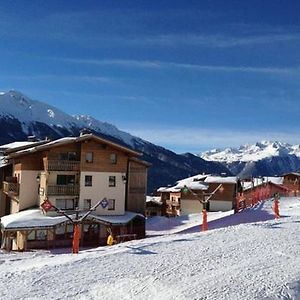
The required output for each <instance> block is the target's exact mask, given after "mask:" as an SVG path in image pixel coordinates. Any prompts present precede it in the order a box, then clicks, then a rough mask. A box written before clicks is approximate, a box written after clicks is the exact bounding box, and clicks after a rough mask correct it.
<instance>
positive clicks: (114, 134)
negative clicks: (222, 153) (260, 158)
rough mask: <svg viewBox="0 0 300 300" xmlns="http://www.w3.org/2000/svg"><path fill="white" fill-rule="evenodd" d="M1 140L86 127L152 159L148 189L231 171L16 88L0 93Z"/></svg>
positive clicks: (62, 133) (65, 132)
mask: <svg viewBox="0 0 300 300" xmlns="http://www.w3.org/2000/svg"><path fill="white" fill-rule="evenodd" d="M0 128H1V130H0V144H5V143H10V142H13V141H21V140H26V139H27V137H28V136H31V135H34V136H36V137H37V138H40V139H44V138H45V137H48V138H51V139H56V138H60V137H64V136H77V135H79V133H80V130H82V129H83V128H87V129H89V130H90V131H91V132H93V133H95V134H97V135H100V136H102V137H104V138H107V139H110V140H113V141H115V142H117V143H121V144H123V145H125V146H127V147H128V146H129V147H131V148H133V149H135V150H137V151H139V152H142V153H143V156H142V158H143V159H145V160H146V161H149V162H150V163H152V167H151V168H150V169H149V178H148V191H149V192H152V191H154V190H155V189H156V188H158V187H159V186H163V185H168V184H173V183H174V182H175V181H177V180H179V179H182V178H185V177H188V176H191V175H195V174H199V173H203V172H205V173H215V174H220V173H228V174H230V171H229V170H228V169H227V168H226V167H224V166H223V165H222V164H220V163H218V162H207V161H205V160H203V159H202V158H200V157H198V156H195V155H193V154H189V155H180V154H176V153H174V152H172V151H170V150H168V149H165V148H163V147H161V146H158V145H155V144H153V143H151V142H148V141H145V140H143V139H141V138H139V137H135V136H133V135H131V134H129V133H127V132H124V131H121V130H119V129H118V128H117V127H116V126H114V125H112V124H110V123H107V122H102V121H99V120H97V119H95V118H93V117H91V116H87V115H81V114H78V115H75V116H71V115H68V114H66V113H64V112H63V111H62V110H60V109H57V108H56V107H54V106H51V105H48V104H47V103H44V102H41V101H38V100H32V99H30V98H29V97H27V96H25V95H24V94H23V93H21V92H19V91H15V90H11V91H9V92H1V93H0Z"/></svg>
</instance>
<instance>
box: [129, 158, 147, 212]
mask: <svg viewBox="0 0 300 300" xmlns="http://www.w3.org/2000/svg"><path fill="white" fill-rule="evenodd" d="M149 166H150V164H148V163H146V162H144V161H139V160H137V159H130V160H129V161H128V172H127V175H126V176H127V178H126V179H127V195H126V204H125V207H126V210H129V211H134V212H138V213H140V214H143V215H145V208H146V206H145V205H146V202H145V201H146V193H147V190H146V187H147V168H148V167H149Z"/></svg>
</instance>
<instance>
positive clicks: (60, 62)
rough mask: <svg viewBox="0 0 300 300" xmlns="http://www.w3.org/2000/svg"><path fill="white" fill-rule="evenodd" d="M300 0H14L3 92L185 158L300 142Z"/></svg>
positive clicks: (4, 35)
mask: <svg viewBox="0 0 300 300" xmlns="http://www.w3.org/2000/svg"><path fill="white" fill-rule="evenodd" d="M299 11H300V2H299V1H289V0H282V1H278V0H270V1H267V0H265V1H261V0H259V1H256V0H251V1H240V0H239V1H230V0H228V1H213V0H211V1H205V0H203V1H175V0H173V1H163V0H160V1H125V0H124V1H112V0H109V1H88V0H85V1H84V0H82V1H74V0H73V1H37V0H31V1H25V0H24V1H2V2H1V4H0V15H1V18H0V90H4V91H5V90H9V89H17V90H20V91H22V92H24V93H25V94H26V95H27V96H29V97H31V98H33V99H38V100H42V101H46V102H48V103H49V104H52V105H54V106H56V107H58V108H60V109H62V110H64V111H66V112H67V113H70V114H89V115H92V116H93V117H95V118H98V119H99V120H101V121H107V122H109V123H112V124H115V125H116V126H118V127H119V128H120V129H123V130H126V131H128V132H130V133H132V134H135V135H138V136H140V137H143V138H145V139H147V140H149V141H152V142H154V143H157V144H160V145H162V146H165V147H167V148H170V149H172V150H174V151H176V152H187V151H190V152H200V151H203V150H206V149H211V148H215V147H227V146H237V145H240V144H244V143H251V142H255V141H258V140H262V139H271V140H280V141H286V142H290V143H300V122H299V119H300V118H299V117H300V105H299V104H300V102H299V100H300V84H299V82H300V18H299Z"/></svg>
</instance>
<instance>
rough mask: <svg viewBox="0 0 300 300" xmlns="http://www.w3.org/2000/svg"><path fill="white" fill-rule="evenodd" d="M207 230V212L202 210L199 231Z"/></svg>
mask: <svg viewBox="0 0 300 300" xmlns="http://www.w3.org/2000/svg"><path fill="white" fill-rule="evenodd" d="M206 230H208V225H207V212H206V209H203V210H202V225H201V231H206Z"/></svg>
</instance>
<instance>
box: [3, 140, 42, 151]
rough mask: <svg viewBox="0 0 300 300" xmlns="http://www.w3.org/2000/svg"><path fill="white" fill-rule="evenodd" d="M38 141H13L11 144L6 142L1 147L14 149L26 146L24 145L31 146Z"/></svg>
mask: <svg viewBox="0 0 300 300" xmlns="http://www.w3.org/2000/svg"><path fill="white" fill-rule="evenodd" d="M35 143H36V142H28V141H26V142H25V141H24V142H13V143H9V144H5V145H1V146H0V149H4V150H6V149H14V148H19V147H24V146H29V145H32V144H35Z"/></svg>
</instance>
